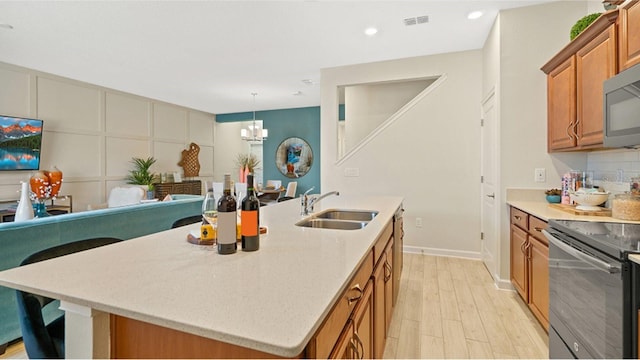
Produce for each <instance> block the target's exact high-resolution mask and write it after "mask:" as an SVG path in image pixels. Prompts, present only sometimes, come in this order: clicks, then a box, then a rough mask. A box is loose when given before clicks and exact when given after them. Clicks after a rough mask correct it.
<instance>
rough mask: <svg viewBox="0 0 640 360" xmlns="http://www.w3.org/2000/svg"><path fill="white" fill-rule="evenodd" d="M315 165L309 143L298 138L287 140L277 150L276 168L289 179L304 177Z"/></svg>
mask: <svg viewBox="0 0 640 360" xmlns="http://www.w3.org/2000/svg"><path fill="white" fill-rule="evenodd" d="M312 164H313V151H311V146H309V143H307V142H306V141H304V140H303V139H300V138H297V137H290V138H287V139H285V140H284V141H283V142H281V143H280V145H278V149H277V150H276V167H277V168H278V170H280V172H281V173H282V175H284V176H286V177H288V178H299V177H303V176H304V175H305V174H306V173H308V172H309V169H311V165H312Z"/></svg>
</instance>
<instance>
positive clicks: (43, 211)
mask: <svg viewBox="0 0 640 360" xmlns="http://www.w3.org/2000/svg"><path fill="white" fill-rule="evenodd" d="M35 207H36V211H35V217H36V218H43V217H47V216H49V213H48V212H47V206H46V205H45V203H44V200H43V199H37V200H36V206H35Z"/></svg>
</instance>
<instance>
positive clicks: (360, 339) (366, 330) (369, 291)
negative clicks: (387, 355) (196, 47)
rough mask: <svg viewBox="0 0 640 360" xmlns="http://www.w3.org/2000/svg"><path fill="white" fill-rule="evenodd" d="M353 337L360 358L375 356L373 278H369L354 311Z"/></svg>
mask: <svg viewBox="0 0 640 360" xmlns="http://www.w3.org/2000/svg"><path fill="white" fill-rule="evenodd" d="M353 337H354V341H355V342H356V343H357V344H358V346H357V348H358V351H357V354H358V355H359V358H360V359H372V358H373V280H369V282H368V283H367V286H366V287H365V289H364V294H363V295H362V298H361V299H360V301H358V305H357V306H356V308H355V310H354V312H353Z"/></svg>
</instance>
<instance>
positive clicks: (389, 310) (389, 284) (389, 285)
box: [380, 238, 395, 358]
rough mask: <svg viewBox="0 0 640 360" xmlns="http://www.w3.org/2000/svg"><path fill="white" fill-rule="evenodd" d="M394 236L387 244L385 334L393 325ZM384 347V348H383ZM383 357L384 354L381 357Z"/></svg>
mask: <svg viewBox="0 0 640 360" xmlns="http://www.w3.org/2000/svg"><path fill="white" fill-rule="evenodd" d="M393 245H394V240H393V238H392V239H391V240H390V241H389V245H387V251H386V252H385V253H386V256H387V263H386V265H387V266H386V269H387V270H386V271H387V273H386V274H384V312H385V322H384V324H385V331H384V333H385V336H386V334H387V333H389V327H390V326H391V315H392V314H393V283H394V279H393V277H394V276H395V275H394V271H393V267H394V263H393ZM383 349H384V348H383ZM380 358H382V356H381V357H380Z"/></svg>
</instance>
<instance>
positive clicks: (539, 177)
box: [535, 168, 547, 182]
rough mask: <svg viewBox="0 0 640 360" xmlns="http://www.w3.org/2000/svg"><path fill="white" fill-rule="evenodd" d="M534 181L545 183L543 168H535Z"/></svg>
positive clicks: (545, 176)
mask: <svg viewBox="0 0 640 360" xmlns="http://www.w3.org/2000/svg"><path fill="white" fill-rule="evenodd" d="M535 181H536V182H545V181H547V171H546V170H545V169H544V168H537V169H536V170H535Z"/></svg>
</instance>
